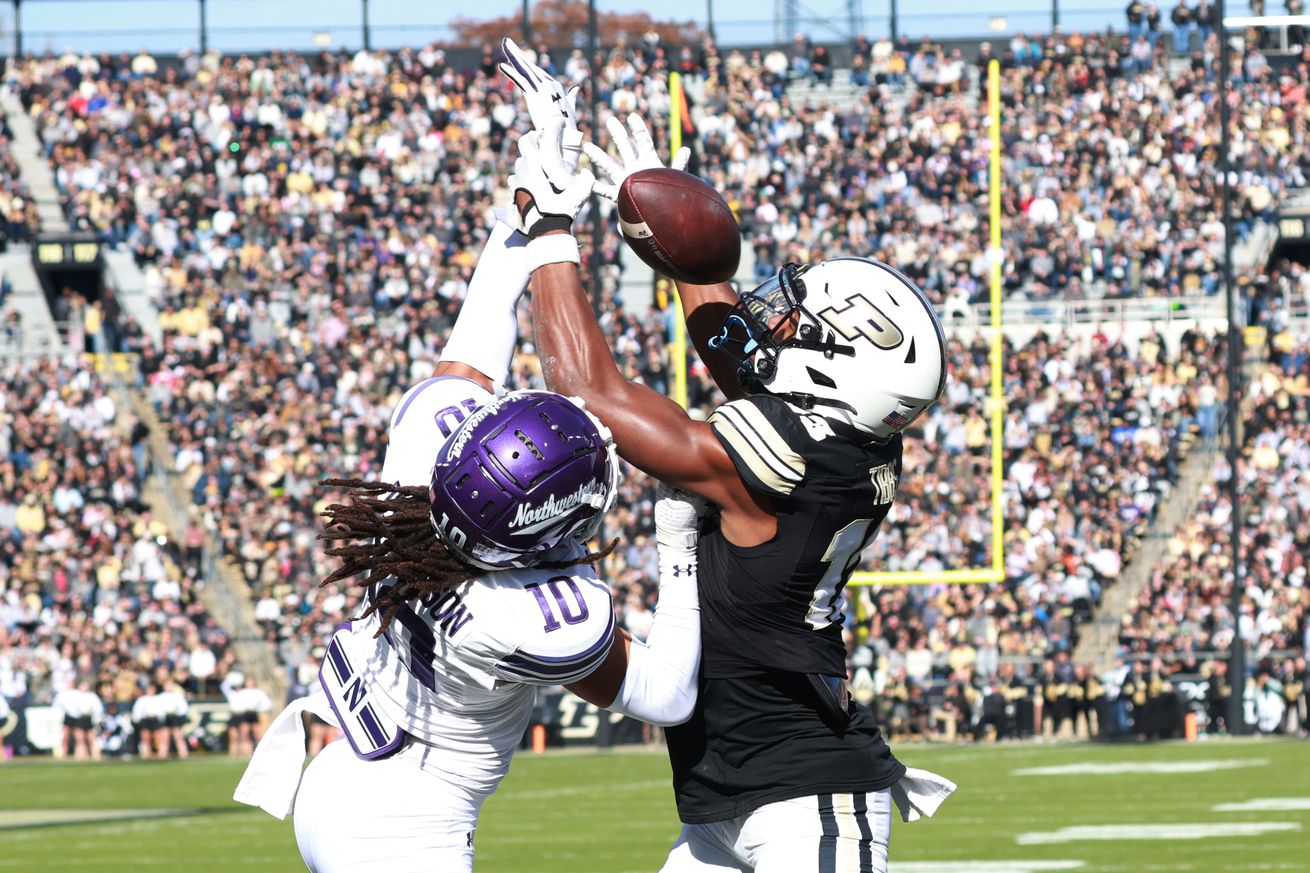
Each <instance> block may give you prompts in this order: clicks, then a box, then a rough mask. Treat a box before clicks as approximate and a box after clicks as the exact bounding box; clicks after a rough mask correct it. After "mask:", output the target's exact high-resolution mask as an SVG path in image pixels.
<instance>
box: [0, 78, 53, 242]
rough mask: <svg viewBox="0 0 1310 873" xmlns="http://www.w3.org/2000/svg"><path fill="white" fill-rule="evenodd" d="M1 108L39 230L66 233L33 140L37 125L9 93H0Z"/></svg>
mask: <svg viewBox="0 0 1310 873" xmlns="http://www.w3.org/2000/svg"><path fill="white" fill-rule="evenodd" d="M0 108H3V109H4V113H5V120H6V121H8V122H9V130H10V131H12V132H13V135H14V140H13V144H12V145H13V155H14V160H15V161H17V162H18V171H19V173H20V174H21V175H22V177H23V182H24V184H26V185H27V187H28V190H30V191H31V192H32V199H33V200H35V201H36V209H37V214H38V215H39V216H40V218H41V230H42V231H44V232H45V233H56V232H60V231H63V232H66V231H67V230H68V220H67V219H66V218H65V217H64V210H63V207H62V206H61V205H60V204H59V190H58V189H57V188H56V187H55V177H54V173H52V172H50V164H48V163H47V162H46V159H45V153H44V151H43V150H42V148H41V142H40V140H38V139H37V137H36V125H34V124H33V123H32V119H31V117H30V116H29V115H28V114H27V113H26V112H24V111H23V104H21V103H19V102H18V98H17V97H15V96H14V95H13V94H12V93H11V92H10V91H9V90H8V89H4V90H0Z"/></svg>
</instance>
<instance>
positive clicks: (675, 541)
mask: <svg viewBox="0 0 1310 873" xmlns="http://www.w3.org/2000/svg"><path fill="white" fill-rule="evenodd" d="M708 510H709V501H707V500H706V499H705V498H704V497H698V496H696V495H695V494H692V493H690V492H688V491H683V490H682V489H681V488H674V487H673V486H672V485H666V484H664V483H663V482H661V483H660V485H659V488H658V490H657V491H656V493H655V543H656V544H657V545H659V546H664V547H666V548H671V549H681V550H683V551H695V549H696V539H697V537H699V536H700V522H701V518H703V517H704V516H705V513H706V512H707V511H708Z"/></svg>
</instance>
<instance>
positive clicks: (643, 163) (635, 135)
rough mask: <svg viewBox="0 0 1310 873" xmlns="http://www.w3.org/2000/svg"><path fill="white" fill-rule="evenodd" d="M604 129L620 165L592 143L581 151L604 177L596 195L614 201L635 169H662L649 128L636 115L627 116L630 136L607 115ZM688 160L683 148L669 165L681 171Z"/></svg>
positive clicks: (617, 122)
mask: <svg viewBox="0 0 1310 873" xmlns="http://www.w3.org/2000/svg"><path fill="white" fill-rule="evenodd" d="M605 126H606V127H607V128H609V132H610V139H611V140H613V141H614V147H615V148H616V149H618V150H619V160H621V161H622V163H619V161H616V160H614V159H613V158H611V157H610V156H609V155H608V154H606V153H605V150H604V149H602V148H601V147H600V146H598V145H596V144H595V143H590V142H589V143H587V144H585V145H584V146H583V147H582V150H583V151H585V152H586V153H587V159H588V160H590V161H591V164H592V166H594V167H595V168H596V169H597V171H599V172H600V174H601V176H603V177H604V178H605V181H604V182H597V183H596V193H597V194H599V195H600V196H601V197H604V198H605V199H606V200H609V201H611V202H614V201H617V200H618V197H619V186H620V185H622V184H623V180H624V179H626V178H628V176H631V175H632V174H633V173H635V172H637V171H638V170H651V169H654V168H656V167H663V166H664V162H663V161H661V160H660V156H659V154H658V153H657V152H656V151H655V140H653V139H652V138H651V135H650V129H649V128H647V127H646V122H645V121H643V120H642V118H641V116H640V115H638V114H637V113H635V112H634V113H632V114H631V115H629V116H628V128H629V129H630V130H631V131H632V134H631V135H629V134H628V131H627V130H624V129H623V123H622V122H621V121H619V120H618V119H617V118H615V117H614V116H610V118H609V119H608V120H607V121H606V122H605ZM690 159H691V149H689V148H687V147H686V146H683V147H682V148H680V149H678V153H677V154H676V155H674V156H673V160H672V161H670V162H669V166H670V167H671V168H673V169H675V170H685V169H686V168H687V161H688V160H690Z"/></svg>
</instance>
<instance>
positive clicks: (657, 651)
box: [566, 493, 704, 726]
mask: <svg viewBox="0 0 1310 873" xmlns="http://www.w3.org/2000/svg"><path fill="white" fill-rule="evenodd" d="M703 509H704V504H703V502H699V501H695V500H691V499H688V498H687V497H686V496H685V495H683V496H678V495H676V494H672V493H668V494H664V495H662V496H661V497H660V499H659V500H657V501H656V503H655V541H656V546H657V548H658V550H659V557H660V590H659V602H658V604H657V605H656V607H655V619H654V621H653V622H652V623H651V628H650V634H649V635H648V636H647V638H646V640H645V642H642V641H641V640H634V639H633V638H632V637H631V636H630V635H629V634H628V633H627V632H626V631H623V630H619V631H618V632H617V638H616V639H615V641H614V646H613V647H612V648H611V649H610V654H609V657H608V658H606V660H605V662H604V663H602V664H601V666H600V667H599V668H597V670H596V672H594V673H592V674H591V675H590V676H588V677H587V678H586V679H583V680H582V681H581V682H575V683H573V684H572V685H568V686H566V687H567V688H568V689H569V690H570V691H572V692H573V693H574V694H576V695H578V696H579V697H581V698H582V699H583V700H586V701H587V702H589V703H594V704H596V705H597V706H600V707H604V708H606V709H609V710H611V711H613V712H619V713H622V714H624V715H629V716H632V717H633V718H636V719H640V720H641V721H644V722H649V723H650V724H657V725H665V726H668V725H675V724H681V723H682V722H684V721H686V720H687V719H689V718H691V713H692V710H693V709H694V708H695V705H696V681H697V674H698V669H699V667H700V598H699V595H698V592H697V587H696V582H697V574H696V538H697V535H698V532H699V518H700V513H701V511H702V510H703Z"/></svg>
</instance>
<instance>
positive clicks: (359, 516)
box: [318, 479, 618, 637]
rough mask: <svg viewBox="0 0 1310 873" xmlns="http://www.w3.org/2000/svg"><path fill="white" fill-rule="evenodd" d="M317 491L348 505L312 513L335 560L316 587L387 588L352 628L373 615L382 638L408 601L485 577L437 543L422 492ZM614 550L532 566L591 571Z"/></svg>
mask: <svg viewBox="0 0 1310 873" xmlns="http://www.w3.org/2000/svg"><path fill="white" fill-rule="evenodd" d="M319 484H321V485H323V486H324V487H326V488H340V489H344V490H345V491H346V492H347V494H348V495H349V496H350V498H351V499H350V502H349V503H333V504H330V505H329V506H328V507H327V508H326V509H324V510H323V511H322V512H321V513H319V514H320V515H321V516H322V517H323V519H324V522H323V533H321V534H319V535H318V538H319V539H320V540H324V541H326V542H328V543H331V544H333V545H329V546H328V547H327V548H325V549H324V552H325V553H326V554H329V555H332V556H333V557H336V558H340V559H341V566H340V567H339V568H338V569H337V570H336V571H335V572H333V573H332V574H331V575H330V576H328V577H327V578H326V579H324V580H323V581H322V582H321V583H319V587H320V588H321V587H323V586H325V585H330V584H332V583H334V582H341V581H343V580H346V579H351V578H352V577H357V578H356V580H355V581H354V582H353V583H352V584H354V585H357V586H359V587H360V588H365V589H366V588H368V587H369V585H370V584H371V582H372V581H375V580H377V579H380V578H385V577H391V578H392V579H394V580H395V581H394V583H393V584H391V585H380V586H378V587H377V588H376V589H375V590H374V592H373V594H372V596H370V597H369V598H368V605H367V607H366V608H365V609H364V611H363V612H362V613H360V614H359V615H358V616H352V617H351V621H359V620H361V619H365V618H367V617H368V616H370V615H372V614H373V613H375V612H376V613H378V614H379V615H380V616H381V626H380V627H379V628H378V631H377V633H376V634H374V637H377V636H380V635H381V634H383V633H384V632H386V630H387V628H389V627H390V626H391V621H392V619H393V618H395V615H396V612H397V611H398V610H399V609H400V608H401V607H402V606H404V605H405V604H406V603H407V602H409V601H410V600H414V599H416V598H420V597H426V596H428V595H431V594H439V593H440V592H442V591H447V590H449V589H451V588H454V587H456V586H458V585H461V584H463V583H464V582H465V581H467V580H468V579H471V578H473V577H474V576H478V575H481V574H482V573H483V572H485V571H484V570H481V569H479V568H477V567H474V566H472V565H470V564H465V563H464V562H463V561H461V560H459V559H458V558H457V557H455V555H454V554H452V553H451V552H450V550H449V549H447V548H446V546H445V544H444V543H442V542H441V540H440V539H439V538H438V537H437V534H436V531H434V530H433V529H432V520H431V506H430V504H429V503H428V489H427V488H425V487H423V486H422V485H393V484H389V483H386V482H369V481H365V480H363V479H324V480H322V481H321V482H320V483H319ZM617 545H618V540H617V539H616V540H614V541H613V542H611V543H610V544H609V545H608V546H606V547H605V548H604V549H601V550H600V551H595V552H587V554H585V555H583V556H581V557H580V558H577V559H575V560H571V561H542V562H541V563H539V564H536V565H535V566H538V567H542V568H544V569H549V570H558V569H563V568H565V567H574V566H577V565H578V564H595V563H596V562H597V561H600V560H603V559H604V558H606V557H608V556H609V554H610V553H611V552H613V551H614V548H615V546H617Z"/></svg>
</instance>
